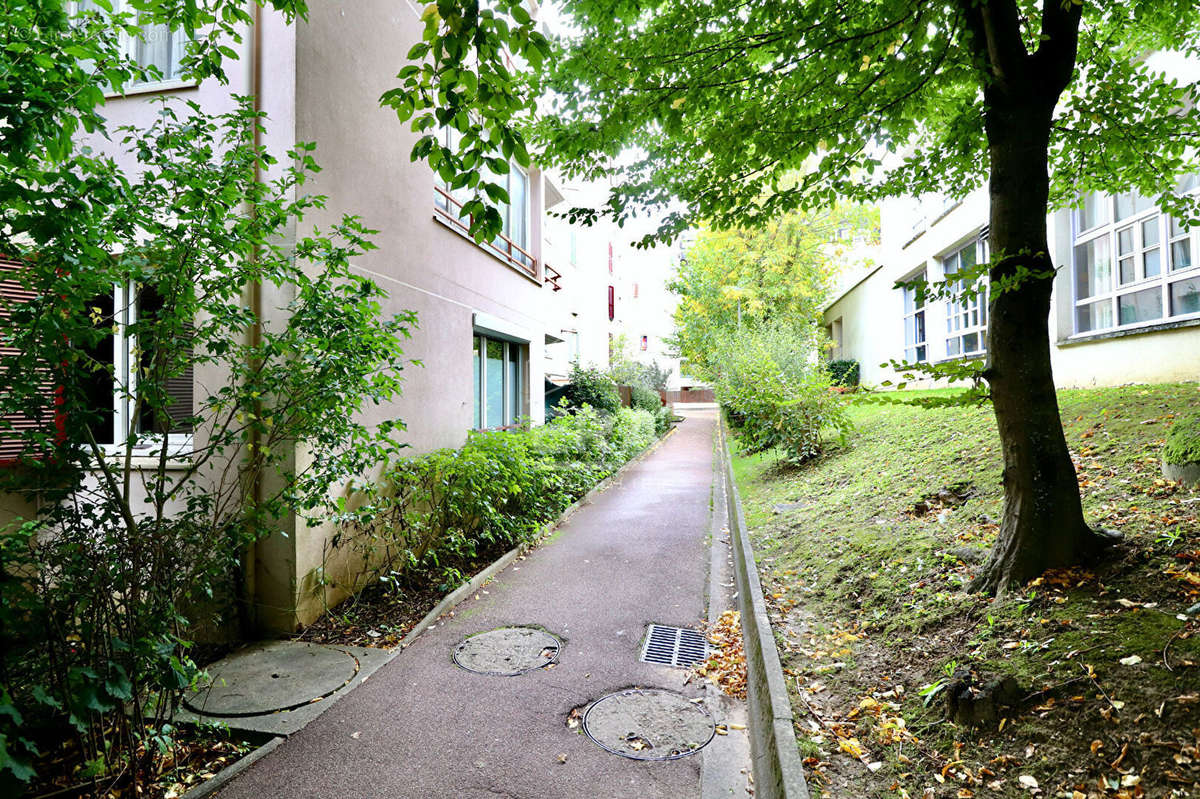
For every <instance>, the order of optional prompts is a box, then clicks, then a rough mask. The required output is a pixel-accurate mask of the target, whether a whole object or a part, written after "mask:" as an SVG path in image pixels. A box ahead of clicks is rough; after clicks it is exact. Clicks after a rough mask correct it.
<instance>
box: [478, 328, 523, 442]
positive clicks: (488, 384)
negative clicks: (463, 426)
mask: <svg viewBox="0 0 1200 799" xmlns="http://www.w3.org/2000/svg"><path fill="white" fill-rule="evenodd" d="M472 349H473V353H472V354H473V359H474V372H475V392H474V395H475V403H474V404H475V416H474V421H473V422H472V427H473V428H474V429H476V430H495V429H498V428H502V427H509V426H511V425H514V424H516V423H517V422H518V420H520V418H521V417H522V416H523V415H524V410H525V384H524V381H523V372H524V361H525V345H524V344H518V343H517V342H515V341H503V340H501V339H494V338H488V337H487V336H483V335H476V336H475V337H474V342H473V345H472Z"/></svg>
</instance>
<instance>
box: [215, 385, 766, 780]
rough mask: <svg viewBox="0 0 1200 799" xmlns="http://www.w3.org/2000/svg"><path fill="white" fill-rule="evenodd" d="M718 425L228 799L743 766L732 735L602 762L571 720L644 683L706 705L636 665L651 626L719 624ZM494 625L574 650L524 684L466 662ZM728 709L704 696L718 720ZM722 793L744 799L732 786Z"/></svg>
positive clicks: (591, 510)
mask: <svg viewBox="0 0 1200 799" xmlns="http://www.w3.org/2000/svg"><path fill="white" fill-rule="evenodd" d="M715 424H716V411H715V410H711V409H699V410H697V409H693V410H691V411H688V412H687V418H686V420H685V421H684V422H682V423H681V424H680V425H679V427H678V429H677V430H676V431H675V433H674V434H673V435H672V436H670V437H669V438H668V439H667V440H666V441H665V442H663V443H662V445H661V446H660V447H659V448H658V449H657V450H655V451H654V452H652V453H650V454H649V455H648V456H647V457H645V458H644V459H643V460H642V461H641V462H639V463H637V464H635V465H634V466H632V467H631V468H630V469H628V470H627V471H626V472H625V473H624V474H623V476H622V477H621V479H620V481H619V482H618V483H616V484H614V485H613V486H611V487H610V488H608V489H607V490H606V491H604V492H603V493H601V494H600V495H598V496H597V497H595V498H594V500H593V501H592V502H591V503H590V504H588V505H585V506H584V507H582V508H581V509H580V510H579V511H578V512H576V513H575V514H574V515H573V516H572V517H571V518H570V519H569V520H568V521H567V522H566V523H565V524H564V525H563V526H562V527H561V528H560V532H559V533H558V534H556V535H555V536H554V537H553V538H552V539H551V540H550V541H549V542H547V543H545V544H543V545H541V546H540V547H539V548H538V549H536V550H534V551H532V552H530V553H529V554H528V555H527V556H526V557H525V558H523V559H520V560H517V561H516V562H515V563H514V564H513V565H511V566H510V567H508V568H507V569H505V570H504V571H502V572H501V573H500V574H498V575H497V577H496V579H495V580H494V581H493V582H491V583H489V584H487V585H486V586H484V587H483V588H482V589H481V590H480V591H479V592H477V593H476V594H475V596H474V597H472V598H471V599H468V600H467V601H466V602H464V603H462V604H460V605H459V606H458V607H457V608H456V609H455V610H454V612H453V615H449V614H448V615H446V616H444V617H443V618H442V620H441V621H440V622H439V623H438V624H435V625H434V626H432V627H431V628H430V629H429V630H427V631H426V632H425V633H424V634H422V635H421V636H420V637H419V638H418V639H416V641H414V642H413V643H412V645H411V646H409V647H408V648H407V649H406V650H404V651H403V652H402V653H401V654H400V655H399V656H398V657H396V658H395V659H394V660H392V661H391V662H390V663H387V664H386V665H384V666H383V667H382V668H380V669H379V670H378V671H377V672H376V673H374V674H373V675H371V677H370V678H369V679H368V680H367V681H366V682H365V683H363V684H362V685H360V686H358V687H356V688H355V689H354V690H353V691H352V692H350V693H349V694H347V695H346V696H344V697H343V698H342V699H341V700H340V701H339V702H337V703H336V704H335V705H333V706H332V707H330V708H329V709H328V710H327V711H326V712H325V713H324V714H322V715H321V716H320V717H319V718H317V719H316V720H315V721H313V722H312V723H311V724H309V725H308V726H307V727H305V728H304V729H303V730H301V731H300V732H298V733H296V734H295V735H293V736H292V737H290V738H289V739H288V740H287V741H285V742H284V743H283V744H282V745H281V746H279V747H278V748H277V749H275V750H274V751H272V752H271V753H270V754H268V755H267V756H266V757H264V758H262V759H261V760H259V761H257V762H256V763H254V764H253V765H252V766H250V768H248V769H247V770H246V771H245V772H244V773H242V774H241V775H240V776H238V777H237V778H236V779H235V780H234V781H233V782H232V783H230V784H229V785H228V786H226V787H225V788H224V789H223V790H221V791H220V793H219V794H218V795H219V796H220V797H221V798H222V799H265V798H266V797H276V796H280V797H282V796H297V797H389V798H391V799H408V798H409V797H411V798H412V799H425V798H426V797H430V798H438V797H446V798H447V799H451V798H452V799H475V798H476V797H510V799H559V798H562V799H567V798H568V797H570V798H573V797H580V798H581V799H582V798H583V797H587V798H588V799H604V798H605V797H637V799H652V798H654V797H661V798H662V799H689V798H690V797H700V796H701V786H700V780H701V766H702V763H703V757H704V756H705V755H706V754H707V756H709V757H710V758H712V757H716V758H722V757H725V758H728V757H730V756H734V757H737V756H738V755H737V749H738V747H739V745H741V744H742V743H744V742H739V741H735V740H733V739H734V738H735V735H734V734H732V733H731V734H730V735H729V736H722V737H717V738H716V739H714V741H713V743H712V744H710V745H709V747H708V748H707V749H705V750H702V752H701V753H700V754H697V755H692V756H688V757H682V758H679V759H675V760H669V761H663V762H658V761H644V760H633V759H629V758H625V757H620V756H618V755H614V754H612V753H610V752H608V751H605V750H604V749H602V748H600V747H599V746H597V745H596V744H595V743H593V742H592V741H591V740H589V739H588V738H587V737H586V736H585V735H583V734H582V731H581V729H580V727H579V725H575V726H573V727H569V726H568V724H567V720H568V717H569V716H571V712H572V710H573V709H576V708H581V707H582V706H584V705H587V704H588V703H590V702H593V701H595V700H596V699H599V698H600V697H602V696H604V695H606V694H610V693H614V692H618V691H621V690H624V689H628V688H633V687H644V688H661V689H668V690H672V691H678V692H681V693H682V694H683V695H684V696H686V697H688V698H697V699H699V698H702V697H706V696H709V694H708V693H707V692H706V691H705V689H704V687H703V686H701V685H699V684H697V683H696V682H694V681H693V682H690V683H686V684H685V679H686V677H687V672H686V671H685V670H683V669H679V668H672V667H669V666H661V665H653V664H649V663H642V662H640V661H639V659H638V658H639V655H640V653H641V643H642V639H643V637H644V635H645V633H646V628H647V625H649V624H651V623H657V624H665V625H674V626H680V627H691V626H695V625H697V624H698V623H699V622H701V621H702V620H704V619H705V618H706V617H707V616H708V608H707V606H706V587H707V586H708V573H709V559H710V554H709V548H708V537H709V534H710V531H712V530H714V529H716V530H719V529H720V527H721V525H720V524H717V525H715V526H714V525H713V519H712V517H711V511H710V500H711V499H712V488H713V475H714V469H713V458H714V449H713V434H714V427H715ZM722 557H723V556H722ZM499 627H533V628H540V629H543V630H545V631H547V632H549V633H550V634H552V635H554V636H555V637H557V638H558V639H559V640H561V642H562V645H561V649H560V650H559V651H558V652H557V657H556V660H555V662H554V663H553V664H552V665H551V666H549V667H546V668H535V669H534V670H532V671H526V672H524V673H521V674H518V675H516V676H496V675H492V674H480V673H474V672H471V671H467V670H464V669H462V668H459V667H458V666H457V665H455V663H454V659H453V656H454V652H455V650H456V648H457V647H458V646H459V645H460V644H461V643H462V642H463V641H464V639H466V638H467V637H469V636H472V635H476V634H478V633H482V632H486V631H489V630H494V629H496V628H499ZM721 704H722V703H719V702H716V701H715V700H714V699H713V698H712V697H711V696H709V698H708V700H707V706H708V707H709V708H710V710H711V711H712V713H713V715H714V716H716V717H717V718H716V721H717V722H721V721H723V720H724V719H723V718H721V715H722V713H723V710H722V707H721ZM578 715H579V714H578V713H576V714H575V716H576V717H578ZM741 736H744V734H740V735H739V736H737V737H741ZM722 748H724V749H725V750H726V751H724V752H723V751H721V750H722ZM709 770H711V769H706V771H709ZM725 771H728V769H726V770H725ZM733 773H734V774H736V773H738V772H737V770H736V769H734V770H733ZM713 787H716V786H711V785H708V786H705V788H706V789H705V791H704V793H705V794H706V795H707V794H710V793H711V789H712V788H713ZM720 793H721V794H722V795H730V793H734V794H735V795H741V796H745V795H746V793H745V791H744V790H741V788H740V787H738V786H733V787H729V788H727V789H724V788H723V789H722V790H721V791H720Z"/></svg>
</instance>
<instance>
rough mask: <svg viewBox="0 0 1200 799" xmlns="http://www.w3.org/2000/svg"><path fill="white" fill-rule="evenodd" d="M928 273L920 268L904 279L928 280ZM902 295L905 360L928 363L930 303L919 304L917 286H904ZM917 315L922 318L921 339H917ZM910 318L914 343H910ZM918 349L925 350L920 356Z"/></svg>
mask: <svg viewBox="0 0 1200 799" xmlns="http://www.w3.org/2000/svg"><path fill="white" fill-rule="evenodd" d="M927 274H928V273H927V272H926V270H925V269H918V270H917V271H916V272H913V273H912V274H911V275H909V276H908V277H906V278H904V280H905V281H906V282H907V281H910V280H926V279H927V277H926V275H927ZM901 295H902V297H903V300H902V301H903V303H904V306H903V310H904V313H903V319H904V327H903V328H902V337H903V338H902V340H903V341H904V360H905V361H906V362H908V363H927V362H928V361H929V314H927V313H926V309H927V308H928V307H929V303H928V302H922V303H921V304H920V305H918V304H917V290H916V289H915V288H912V287H911V286H905V287H903V288H902V289H901ZM910 299H911V301H912V310H911V311H910V310H909V300H910ZM917 317H920V318H921V324H920V328H919V329H920V332H921V338H920V340H919V341H918V340H917V331H918V325H917ZM909 320H912V325H913V328H912V329H913V343H912V344H909V343H908V325H909ZM918 350H924V351H925V352H924V354H922V355H921V356H920V357H917V351H918ZM910 352H911V353H912V354H911V355H910V354H909V353H910Z"/></svg>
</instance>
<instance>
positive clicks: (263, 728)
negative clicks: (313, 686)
mask: <svg viewBox="0 0 1200 799" xmlns="http://www.w3.org/2000/svg"><path fill="white" fill-rule="evenodd" d="M675 432H676V427H674V426H672V427H671V429H670V430H668V431H667V432H666V434H665V435H663V436H662V437H661V438H659V439H658V440H657V441H655V442H654V443H653V444H651V445H650V446H649V447H647V448H646V449H644V450H643V451H642V452H641V453H640V454H638V455H637V456H635V457H633V458H631V459H630V460H629V461H627V462H626V463H625V464H623V465H622V466H621V467H620V468H619V469H617V470H616V471H615V472H613V473H612V474H610V475H609V476H608V477H606V478H604V479H603V480H601V481H600V482H599V483H597V484H596V485H595V486H593V487H592V488H591V490H589V491H588V492H587V493H586V494H584V495H583V496H582V497H580V498H579V499H578V500H576V501H575V502H574V503H572V504H571V505H570V506H568V507H567V509H566V510H564V511H563V512H562V514H561V515H560V516H559V517H558V518H557V519H555V520H554V521H552V522H548V523H547V524H546V525H545V526H544V527H543V528H542V530H541V532H539V533H538V535H537V537H536V538H534V539H533V541H531V542H529V543H523V544H520V545H519V546H517V547H516V548H514V549H511V550H509V551H508V552H506V553H504V554H503V555H501V556H500V557H499V558H497V559H496V560H495V561H494V562H493V563H492V564H491V565H489V566H488V567H487V568H485V569H483V571H481V572H479V573H478V574H476V575H475V576H474V577H472V578H471V579H470V580H469V581H468V582H467V583H465V584H463V585H461V586H459V587H458V588H456V589H455V590H453V591H451V592H450V593H449V594H447V595H446V596H445V597H444V598H443V599H442V601H441V602H439V603H438V604H437V605H436V606H435V607H434V608H433V610H431V611H429V613H427V614H425V616H424V617H423V618H422V619H421V620H420V621H419V622H417V623H416V625H415V626H414V627H413V628H412V629H411V630H409V632H408V634H407V635H405V636H404V638H403V639H402V640H401V641H400V643H399V645H398V646H396V647H395V648H394V649H391V650H386V649H379V650H364V648H363V647H338V646H334V647H333V648H335V649H342V650H344V651H346V650H350V654H352V655H354V656H355V657H356V659H357V660H358V661H359V669H358V671H357V673H356V674H355V675H354V678H353V679H351V680H350V681H349V682H348V683H347V684H346V685H345V686H344V687H342V688H339V689H338V690H337V691H335V692H334V693H332V694H330V695H329V696H327V697H324V698H323V699H322V700H321V701H319V702H314V703H313V704H309V705H305V706H303V707H301V708H299V709H297V710H295V711H285V712H281V713H272V714H267V715H263V716H254V717H250V718H225V717H213V716H200V715H197V714H194V713H191V712H190V711H187V710H186V709H182V710H181V711H179V712H177V713H176V716H175V720H176V721H181V722H184V723H213V722H218V723H219V722H226V723H229V724H230V727H231V728H232V729H238V730H240V731H244V732H249V733H250V736H248V737H251V738H258V739H259V740H261V739H262V738H263V736H264V735H267V736H270V737H269V738H268V739H267V741H266V743H264V744H262V745H261V746H259V747H258V748H256V749H254V750H253V751H251V752H250V753H249V754H247V755H246V756H245V757H243V758H241V759H240V760H238V761H237V762H235V763H232V764H230V765H228V766H226V767H225V768H223V769H222V770H221V771H219V772H217V773H216V774H215V775H214V776H213V777H212V778H211V779H209V780H206V781H205V782H203V783H201V784H199V785H197V786H195V787H193V788H191V789H190V790H188V791H186V792H185V793H184V794H183V795H182V796H181V797H180V799H202V797H206V796H210V795H212V794H214V793H216V792H217V791H219V790H220V789H221V788H223V787H225V786H226V785H227V784H229V783H230V782H231V781H232V780H233V779H234V778H236V777H237V776H238V775H239V774H241V773H242V772H243V771H245V770H246V769H247V768H249V767H250V766H251V765H252V764H253V763H254V762H255V761H257V760H259V759H261V758H263V757H265V756H266V755H268V754H270V753H271V752H272V751H273V750H274V749H275V748H276V747H278V746H279V745H280V744H281V743H283V741H284V740H286V739H287V738H288V736H290V735H292V734H293V733H295V732H298V731H299V730H300V729H301V728H302V727H304V726H305V725H307V724H308V723H309V722H311V721H312V720H313V719H315V718H316V717H317V716H319V715H321V714H322V713H324V712H325V711H326V710H328V709H329V708H330V707H332V706H333V705H334V703H335V702H337V701H338V700H339V699H341V698H342V697H343V696H345V695H346V694H348V693H350V691H352V690H353V689H354V688H356V687H357V686H359V685H362V684H363V683H364V682H366V681H367V679H368V678H369V677H370V676H371V675H372V674H374V673H375V672H376V671H378V670H379V669H380V668H382V667H383V666H385V665H386V664H387V663H389V662H390V661H392V660H393V659H395V658H396V657H398V656H399V655H400V654H401V653H402V652H403V651H404V650H405V649H406V648H407V647H408V646H409V645H410V644H412V643H413V641H415V640H416V639H417V637H418V636H420V635H421V633H423V632H425V631H426V630H428V629H429V628H430V627H432V626H433V625H434V624H435V623H436V622H437V620H438V619H439V618H441V617H442V616H444V615H445V614H446V613H448V612H450V611H451V610H453V609H454V608H455V607H456V606H457V605H459V604H460V603H461V602H463V601H464V600H466V599H467V598H468V597H470V596H472V595H473V594H474V593H475V592H476V591H478V590H479V589H480V588H481V587H482V586H483V585H484V584H486V583H487V582H489V581H490V580H491V579H492V578H493V577H495V576H496V575H497V574H499V573H500V572H502V571H504V569H506V568H508V567H509V566H510V565H512V563H513V562H514V561H516V560H517V559H518V558H520V557H521V556H523V555H524V554H525V553H526V552H528V551H529V550H530V549H531V548H532V547H533V546H535V545H536V544H537V543H538V542H539V541H542V540H544V539H545V538H546V536H548V535H550V534H551V533H552V532H554V530H556V529H557V528H558V527H560V526H561V525H562V524H564V523H565V522H566V521H567V520H568V519H570V518H571V516H573V515H574V514H575V513H576V511H578V510H579V509H580V508H582V507H583V506H584V505H587V504H589V503H591V502H592V501H594V500H595V498H596V497H597V496H598V495H599V494H601V493H603V492H604V491H606V490H608V489H609V488H610V487H612V486H613V485H614V484H615V483H617V482H619V481H620V480H621V478H622V477H624V475H625V473H626V472H628V471H629V470H630V469H632V468H633V467H634V466H636V465H637V464H638V463H640V462H641V461H642V460H644V459H645V458H646V457H648V456H649V455H650V454H651V453H652V452H654V451H655V450H657V449H658V448H659V447H660V446H662V445H663V443H665V442H666V441H667V440H668V439H669V438H671V436H673V435H674V434H675ZM375 653H378V656H375V657H363V655H374V654H375ZM256 722H258V723H256Z"/></svg>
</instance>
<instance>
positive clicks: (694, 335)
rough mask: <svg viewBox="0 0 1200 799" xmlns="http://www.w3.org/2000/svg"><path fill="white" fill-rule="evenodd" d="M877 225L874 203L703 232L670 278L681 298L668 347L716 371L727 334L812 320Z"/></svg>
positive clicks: (706, 372) (697, 368) (696, 367)
mask: <svg viewBox="0 0 1200 799" xmlns="http://www.w3.org/2000/svg"><path fill="white" fill-rule="evenodd" d="M878 226H879V212H878V210H877V209H874V208H869V207H865V206H858V205H840V206H837V207H836V208H834V209H832V210H822V211H814V212H793V213H789V214H785V215H784V216H781V217H779V218H778V219H771V220H768V221H767V222H765V223H764V224H763V225H762V226H760V227H757V228H735V229H732V230H726V231H714V230H702V231H701V232H700V235H699V236H698V238H697V240H696V243H695V244H694V245H693V246H692V247H691V248H689V249H688V251H687V257H686V258H685V259H684V261H683V263H681V265H680V268H679V273H678V275H677V276H676V278H675V280H673V281H672V282H671V284H670V289H671V291H673V292H674V293H676V294H678V295H679V298H680V300H679V305H678V306H677V307H676V310H675V336H674V338H673V339H672V341H671V345H672V346H673V347H674V348H675V349H676V350H677V351H678V352H679V355H680V357H682V358H683V359H684V360H686V361H687V362H688V364H689V365H690V367H691V368H692V369H693V371H694V373H695V374H697V375H698V376H702V377H712V376H713V375H714V374H715V371H714V367H715V366H716V359H717V352H718V350H717V343H718V341H719V340H720V339H721V338H722V337H723V336H725V335H726V334H728V333H731V332H734V331H736V330H740V329H742V328H747V329H749V328H753V327H758V326H760V325H763V324H767V323H784V324H793V325H805V324H808V323H810V322H811V321H812V320H814V319H816V318H818V317H819V316H820V313H821V305H822V303H823V302H824V300H825V298H826V295H827V291H828V288H829V284H830V280H831V279H832V277H833V275H834V274H835V272H836V271H837V269H838V268H839V266H841V265H842V262H843V260H844V259H845V258H847V257H848V256H851V255H852V251H853V247H854V242H855V241H860V242H872V241H876V240H877V237H878V233H879V229H878Z"/></svg>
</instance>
